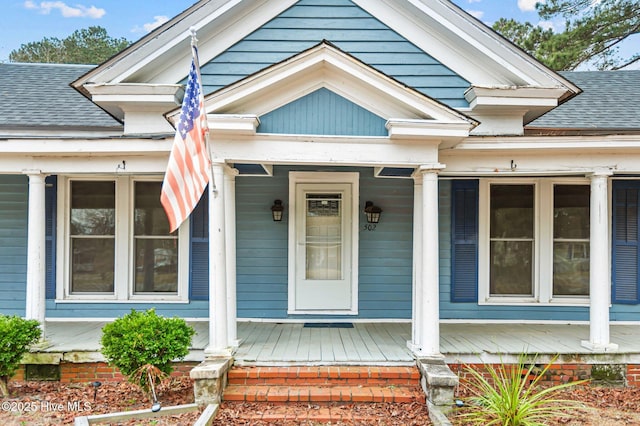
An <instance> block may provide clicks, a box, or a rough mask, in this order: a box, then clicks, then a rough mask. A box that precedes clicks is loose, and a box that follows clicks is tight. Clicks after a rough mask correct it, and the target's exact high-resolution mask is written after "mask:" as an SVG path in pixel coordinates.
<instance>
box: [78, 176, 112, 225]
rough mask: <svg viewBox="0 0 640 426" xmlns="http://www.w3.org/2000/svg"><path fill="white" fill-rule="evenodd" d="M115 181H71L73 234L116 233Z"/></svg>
mask: <svg viewBox="0 0 640 426" xmlns="http://www.w3.org/2000/svg"><path fill="white" fill-rule="evenodd" d="M115 210H116V186H115V182H96V181H82V182H80V181H72V182H71V235H114V234H115Z"/></svg>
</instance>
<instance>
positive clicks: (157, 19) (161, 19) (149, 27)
mask: <svg viewBox="0 0 640 426" xmlns="http://www.w3.org/2000/svg"><path fill="white" fill-rule="evenodd" d="M168 20H169V17H167V16H164V15H158V16H154V17H153V22H148V23H146V24H143V25H142V27H140V26H138V25H136V26H135V27H133V29H132V30H131V32H132V33H148V32H151V31H153V30H155V29H156V28H158V27H159V26H160V25H162V24H164V23H165V22H167V21H168Z"/></svg>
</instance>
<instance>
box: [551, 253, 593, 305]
mask: <svg viewBox="0 0 640 426" xmlns="http://www.w3.org/2000/svg"><path fill="white" fill-rule="evenodd" d="M553 294H554V295H556V296H588V295H589V243H588V242H556V243H554V244H553Z"/></svg>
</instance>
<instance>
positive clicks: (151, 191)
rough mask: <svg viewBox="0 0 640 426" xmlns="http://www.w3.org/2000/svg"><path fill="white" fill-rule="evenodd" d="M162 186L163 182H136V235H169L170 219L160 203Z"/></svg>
mask: <svg viewBox="0 0 640 426" xmlns="http://www.w3.org/2000/svg"><path fill="white" fill-rule="evenodd" d="M161 188H162V182H135V211H134V220H135V234H136V235H169V220H168V219H167V215H166V213H165V212H164V209H163V208H162V204H161V203H160V190H161ZM176 232H177V231H176ZM174 235H177V234H174Z"/></svg>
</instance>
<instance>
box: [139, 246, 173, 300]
mask: <svg viewBox="0 0 640 426" xmlns="http://www.w3.org/2000/svg"><path fill="white" fill-rule="evenodd" d="M135 246H136V247H135V250H136V273H135V277H136V278H135V292H136V293H153V292H162V293H166V292H169V293H177V291H178V240H177V239H176V238H166V239H165V238H153V239H149V238H136V241H135Z"/></svg>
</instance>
